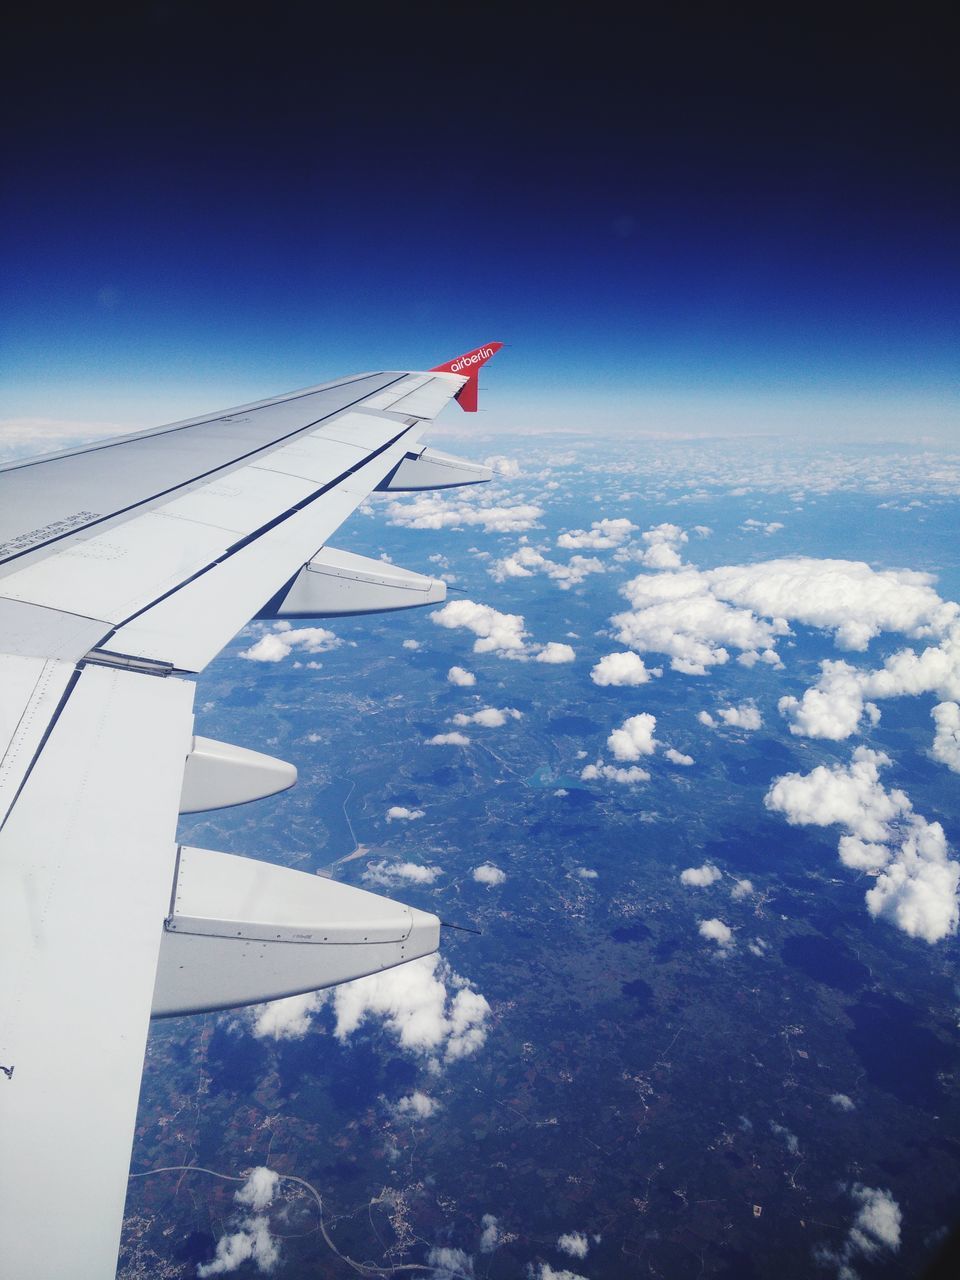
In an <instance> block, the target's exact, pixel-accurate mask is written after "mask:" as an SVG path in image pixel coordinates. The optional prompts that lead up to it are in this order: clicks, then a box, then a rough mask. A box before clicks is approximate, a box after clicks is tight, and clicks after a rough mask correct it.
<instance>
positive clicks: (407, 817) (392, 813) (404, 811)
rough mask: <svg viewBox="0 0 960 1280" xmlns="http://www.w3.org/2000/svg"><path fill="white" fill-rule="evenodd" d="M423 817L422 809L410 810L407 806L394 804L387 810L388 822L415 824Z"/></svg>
mask: <svg viewBox="0 0 960 1280" xmlns="http://www.w3.org/2000/svg"><path fill="white" fill-rule="evenodd" d="M422 817H423V810H422V809H408V808H407V807H406V806H405V805H402V804H394V805H391V806H390V808H389V809H388V810H387V821H388V822H415V821H416V819H417V818H422Z"/></svg>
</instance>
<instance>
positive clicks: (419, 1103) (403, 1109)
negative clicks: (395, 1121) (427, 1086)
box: [390, 1089, 440, 1120]
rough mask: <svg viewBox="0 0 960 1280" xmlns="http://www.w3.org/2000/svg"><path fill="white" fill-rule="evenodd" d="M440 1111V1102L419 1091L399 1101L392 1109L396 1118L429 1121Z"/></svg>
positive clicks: (416, 1090)
mask: <svg viewBox="0 0 960 1280" xmlns="http://www.w3.org/2000/svg"><path fill="white" fill-rule="evenodd" d="M439 1109H440V1104H439V1102H437V1101H436V1099H435V1098H431V1097H430V1096H429V1095H428V1094H426V1093H421V1091H420V1090H419V1089H415V1090H414V1091H413V1093H410V1094H407V1096H406V1097H405V1098H400V1099H398V1100H397V1101H396V1102H394V1103H393V1105H392V1106H391V1108H390V1110H391V1111H392V1112H393V1114H394V1115H395V1116H398V1117H399V1118H401V1119H405V1120H427V1119H429V1118H430V1116H432V1115H433V1114H434V1113H435V1112H436V1111H438V1110H439Z"/></svg>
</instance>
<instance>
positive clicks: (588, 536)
mask: <svg viewBox="0 0 960 1280" xmlns="http://www.w3.org/2000/svg"><path fill="white" fill-rule="evenodd" d="M636 527H637V526H636V525H635V524H633V522H632V521H630V520H627V519H626V518H625V517H623V516H619V517H617V518H615V519H609V518H606V517H605V518H604V519H602V520H594V521H593V523H592V524H591V525H590V528H589V530H585V529H571V530H570V531H569V532H568V533H561V534H560V536H559V538H557V546H558V547H565V548H567V549H569V550H573V549H577V550H582V549H584V548H589V549H590V550H591V551H607V550H609V549H610V548H611V547H619V546H620V545H621V544H622V543H623V542H625V541H626V539H627V538H628V537H629V536H630V534H631V533H632V532H633V531H634V529H636Z"/></svg>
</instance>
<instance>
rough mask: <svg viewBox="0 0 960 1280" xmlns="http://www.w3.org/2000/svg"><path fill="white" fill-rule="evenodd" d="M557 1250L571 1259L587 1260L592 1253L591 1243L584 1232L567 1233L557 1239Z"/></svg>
mask: <svg viewBox="0 0 960 1280" xmlns="http://www.w3.org/2000/svg"><path fill="white" fill-rule="evenodd" d="M557 1248H558V1249H559V1250H560V1252H561V1253H566V1254H568V1255H569V1256H570V1257H571V1258H585V1257H586V1256H587V1254H588V1253H589V1251H590V1241H589V1240H588V1239H587V1237H586V1236H585V1235H584V1233H583V1232H582V1231H565V1232H564V1234H563V1235H562V1236H559V1237H558V1239H557Z"/></svg>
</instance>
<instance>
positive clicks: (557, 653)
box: [534, 640, 577, 666]
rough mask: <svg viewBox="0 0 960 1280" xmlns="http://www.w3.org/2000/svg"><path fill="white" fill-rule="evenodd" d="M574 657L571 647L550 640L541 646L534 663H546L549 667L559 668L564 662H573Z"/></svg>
mask: <svg viewBox="0 0 960 1280" xmlns="http://www.w3.org/2000/svg"><path fill="white" fill-rule="evenodd" d="M576 656H577V655H576V653H575V652H574V649H573V646H572V645H569V644H561V643H560V642H559V641H557V640H550V641H549V642H548V643H547V644H545V645H544V646H543V648H542V649H541V650H540V652H539V653H538V654H537V656H536V658H535V659H534V661H535V662H546V663H549V664H550V665H551V666H559V665H561V664H562V663H564V662H573V661H574V659H575V658H576Z"/></svg>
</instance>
